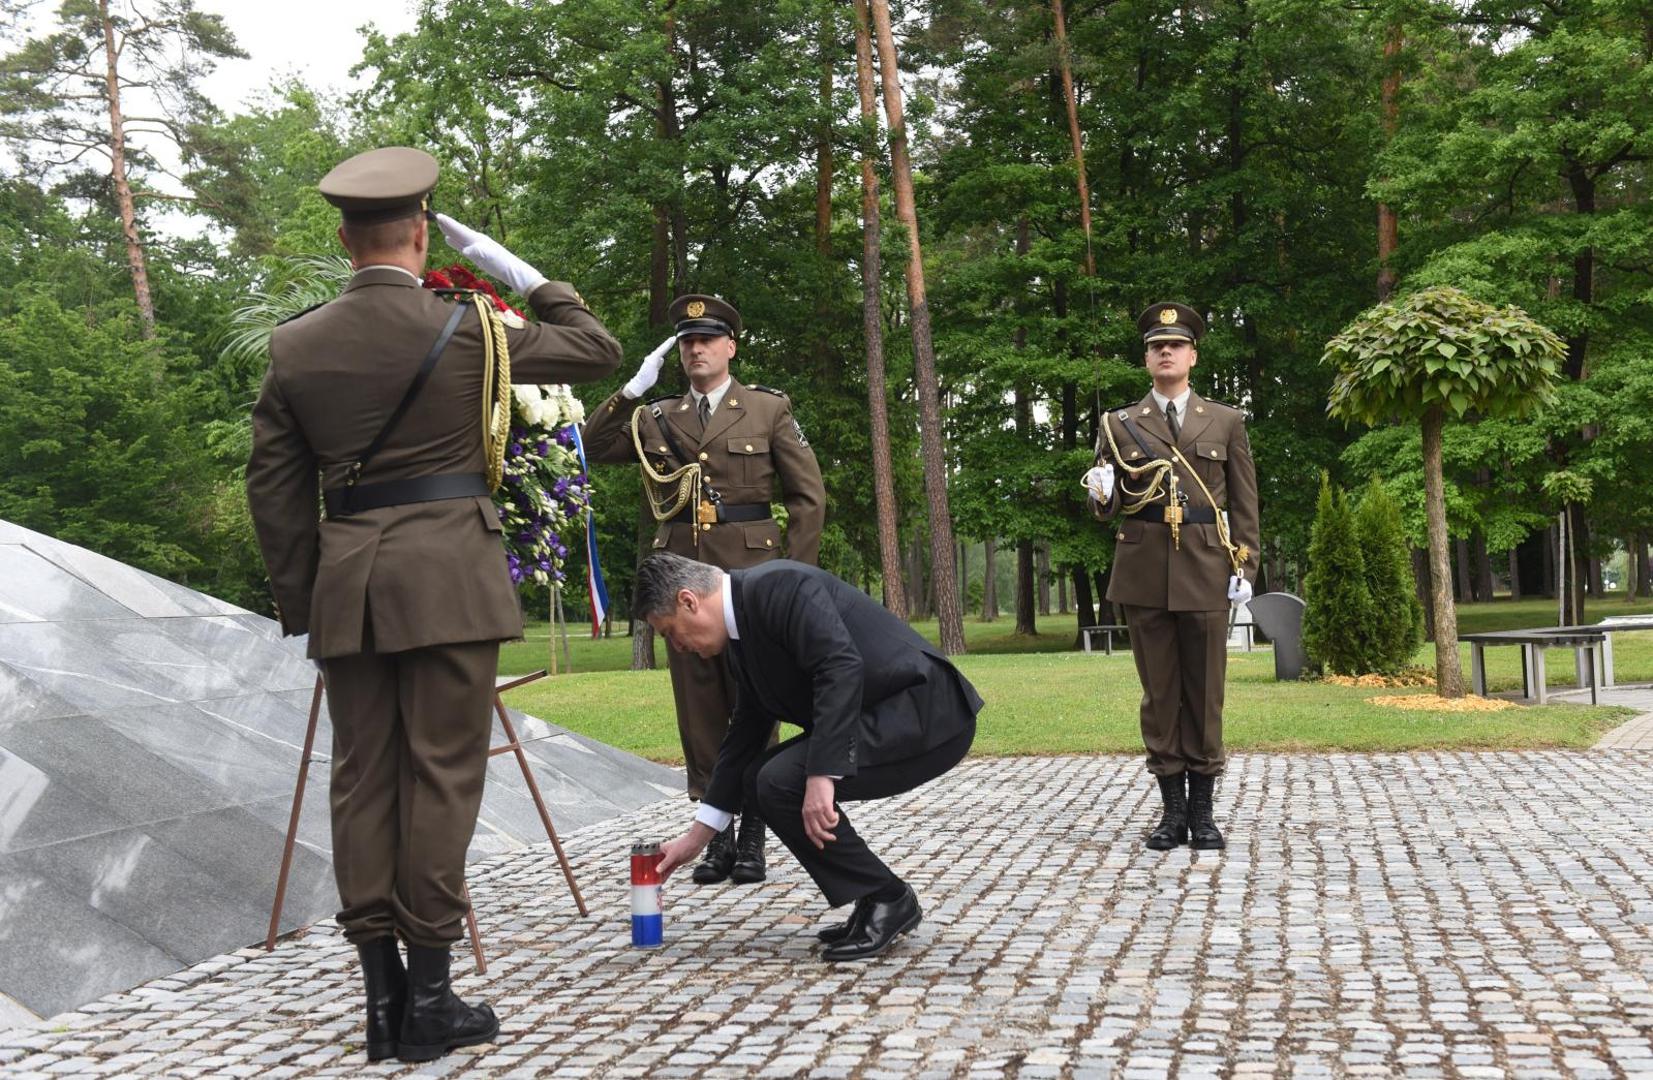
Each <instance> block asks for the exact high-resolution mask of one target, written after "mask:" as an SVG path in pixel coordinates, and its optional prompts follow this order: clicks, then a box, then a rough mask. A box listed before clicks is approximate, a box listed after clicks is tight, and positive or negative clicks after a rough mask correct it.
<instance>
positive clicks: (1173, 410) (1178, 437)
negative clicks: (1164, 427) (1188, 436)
mask: <svg viewBox="0 0 1653 1080" xmlns="http://www.w3.org/2000/svg"><path fill="white" fill-rule="evenodd" d="M1165 422H1166V423H1167V424H1169V425H1170V427H1171V441H1172V442H1181V441H1182V425H1181V424H1179V423H1177V403H1176V402H1174V401H1167V402H1166V403H1165Z"/></svg>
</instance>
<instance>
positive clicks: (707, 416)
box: [700, 394, 712, 431]
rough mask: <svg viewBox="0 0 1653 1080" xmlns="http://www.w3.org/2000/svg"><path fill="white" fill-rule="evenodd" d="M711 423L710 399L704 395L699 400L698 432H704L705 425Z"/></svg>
mask: <svg viewBox="0 0 1653 1080" xmlns="http://www.w3.org/2000/svg"><path fill="white" fill-rule="evenodd" d="M711 422H712V399H711V398H709V397H706V396H705V395H704V394H703V395H701V398H700V430H701V431H705V430H706V425H707V424H710V423H711Z"/></svg>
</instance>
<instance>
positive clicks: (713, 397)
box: [689, 379, 734, 417]
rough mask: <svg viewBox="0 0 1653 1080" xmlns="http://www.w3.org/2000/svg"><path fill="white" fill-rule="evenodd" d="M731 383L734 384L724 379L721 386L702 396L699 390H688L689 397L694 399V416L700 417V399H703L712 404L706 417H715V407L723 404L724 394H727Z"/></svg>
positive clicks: (731, 380)
mask: <svg viewBox="0 0 1653 1080" xmlns="http://www.w3.org/2000/svg"><path fill="white" fill-rule="evenodd" d="M733 382H734V380H733V379H724V380H723V385H722V386H719V387H718V388H717V389H715V390H708V391H706V392H705V393H704V394H702V393H701V392H700V391H699V390H696V389H693V388H692V387H691V388H690V390H689V396H690V397H692V398H694V409H695V415H696V416H698V415H700V399H701V398H705V399H706V400H708V401H710V402H711V403H712V409H711V412H709V413H707V414H706V415H707V416H708V417H710V416H714V415H716V414H717V407H718V406H719V405H722V404H723V397H724V395H725V394H727V393H728V392H729V385H730V384H731V383H733Z"/></svg>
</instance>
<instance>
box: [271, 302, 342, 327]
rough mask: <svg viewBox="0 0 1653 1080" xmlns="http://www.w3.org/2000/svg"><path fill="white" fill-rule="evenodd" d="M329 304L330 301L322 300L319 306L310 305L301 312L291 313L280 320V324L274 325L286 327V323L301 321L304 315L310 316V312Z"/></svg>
mask: <svg viewBox="0 0 1653 1080" xmlns="http://www.w3.org/2000/svg"><path fill="white" fill-rule="evenodd" d="M331 302H332V301H330V300H323V301H322V302H321V303H319V304H311V305H310V306H309V307H307V308H305V309H304V310H303V311H295V312H293V313H292V314H291V315H289V316H287V317H286V318H285V319H282V320H281V321H280V322H277V323H276V325H277V326H286V325H287V324H288V323H290V322H292V321H293V320H294V319H302V318H304V317H305V316H306V315H308V314H310V313H311V312H312V311H314V310H316V309H317V308H319V307H325V306H327V305H328V304H329V303H331Z"/></svg>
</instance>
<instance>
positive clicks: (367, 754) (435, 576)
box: [247, 147, 620, 1061]
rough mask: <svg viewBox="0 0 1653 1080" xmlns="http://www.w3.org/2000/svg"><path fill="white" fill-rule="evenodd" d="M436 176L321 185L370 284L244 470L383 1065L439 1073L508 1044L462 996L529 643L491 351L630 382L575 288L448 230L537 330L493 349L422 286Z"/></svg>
mask: <svg viewBox="0 0 1653 1080" xmlns="http://www.w3.org/2000/svg"><path fill="white" fill-rule="evenodd" d="M436 177H437V166H436V161H435V159H434V158H432V157H431V156H430V155H429V154H426V153H424V152H423V151H420V150H414V149H410V148H407V147H387V148H384V149H380V150H372V151H369V152H367V153H365V154H359V155H357V156H355V157H353V158H351V159H349V160H348V161H346V162H344V163H343V164H341V165H339V166H338V167H337V168H335V169H334V170H333V171H332V172H330V173H328V174H327V176H326V177H325V178H323V180H322V182H321V191H322V194H323V195H325V196H326V197H327V199H328V201H330V202H332V203H333V204H334V205H335V206H337V207H339V208H340V210H341V211H342V213H343V218H344V223H343V225H342V226H341V227H340V229H339V238H340V240H341V241H342V242H343V243H344V246H345V248H346V249H347V250H348V251H349V253H350V257H351V264H352V266H353V267H354V269H355V273H354V275H353V276H352V277H351V279H350V282H349V284H348V285H346V286H345V289H344V292H343V293H342V294H341V295H340V296H339V297H338V298H337V299H335V300H333V301H331V302H329V303H327V304H324V305H321V306H320V307H319V308H316V309H313V310H311V311H308V312H306V313H304V314H302V315H300V316H298V317H296V318H294V319H291V320H288V321H287V322H285V323H283V324H282V325H280V326H278V327H277V328H276V330H275V333H274V335H273V336H272V338H271V341H270V366H269V370H268V371H267V372H266V373H265V376H264V385H263V389H262V390H261V391H260V393H259V396H258V402H257V404H256V405H255V406H254V408H253V448H252V457H251V459H250V461H249V462H248V464H247V498H248V502H249V504H250V505H251V508H252V515H253V523H254V525H255V527H256V529H257V533H258V542H259V547H260V549H261V550H262V551H263V554H264V562H265V565H266V566H267V567H268V568H269V572H270V584H271V587H272V589H273V590H274V593H275V599H276V603H277V605H278V606H279V608H280V615H281V626H282V630H283V631H284V632H285V633H288V634H303V633H308V634H309V635H310V642H309V655H310V656H311V657H313V658H315V659H317V660H319V661H320V663H321V666H322V669H323V671H324V674H325V678H326V685H327V705H328V712H329V714H330V715H331V717H332V722H333V770H332V821H333V867H334V872H335V875H336V877H337V879H338V886H339V898H340V901H341V903H342V904H343V910H341V911H340V912H339V916H338V918H339V923H340V924H341V925H342V926H343V927H344V932H345V937H346V938H348V939H349V940H350V941H351V942H353V943H354V944H355V945H356V948H357V951H358V953H359V954H360V957H361V963H362V972H363V977H364V981H365V983H366V990H367V1040H366V1044H367V1055H368V1058H369V1059H370V1060H378V1059H380V1058H385V1057H389V1056H391V1055H393V1054H394V1055H397V1056H399V1057H401V1058H402V1059H403V1060H409V1061H423V1060H428V1059H430V1058H435V1057H439V1056H440V1055H442V1054H443V1053H445V1052H446V1051H447V1050H449V1049H451V1048H453V1047H455V1046H468V1045H473V1044H475V1043H480V1042H486V1041H488V1040H490V1039H492V1038H493V1037H494V1035H495V1034H496V1033H497V1032H498V1030H499V1022H498V1020H497V1019H495V1017H494V1014H493V1011H492V1010H491V1009H490V1008H489V1007H488V1006H486V1005H481V1006H475V1007H473V1006H469V1005H466V1004H464V1003H463V1002H461V1001H460V1000H459V999H458V998H457V997H455V996H454V995H453V993H452V991H451V990H450V989H449V987H448V960H449V950H450V947H451V946H452V944H453V942H454V941H456V940H458V938H459V937H460V936H461V932H462V928H463V919H464V915H465V910H466V901H465V896H464V887H465V851H466V848H467V847H469V845H470V842H471V834H472V832H473V831H474V829H475V826H476V815H477V810H478V807H479V805H480V803H481V800H482V784H483V777H484V771H485V769H486V766H487V761H488V736H489V724H490V722H491V719H492V718H491V713H490V705H491V702H492V699H493V687H494V676H495V673H496V670H497V667H498V655H499V642H500V641H501V640H503V639H510V638H518V637H521V636H522V617H521V614H520V612H519V608H518V605H517V597H516V590H515V588H514V587H513V586H512V584H511V578H510V572H509V570H508V569H507V567H506V562H505V552H504V549H503V547H502V545H501V537H500V522H499V516H498V514H497V513H496V511H495V509H494V506H493V503H492V501H491V500H490V498H489V485H488V482H487V480H486V475H485V474H486V471H487V463H486V460H485V449H484V435H483V425H482V423H481V419H480V418H481V417H482V416H483V414H484V412H485V401H487V400H492V399H491V398H487V399H485V398H484V380H485V373H486V372H488V371H490V370H491V372H492V376H491V377H492V378H493V379H494V380H495V381H496V386H495V391H496V393H497V390H498V386H497V383H498V381H499V380H498V377H499V375H500V374H502V372H501V369H500V365H499V363H498V362H497V361H498V357H497V353H495V354H493V355H490V350H489V346H488V342H489V339H490V337H494V335H497V333H498V332H500V331H503V333H504V337H505V340H506V342H507V344H508V348H509V357H510V378H511V379H512V380H514V381H517V382H528V383H562V382H591V381H593V380H596V379H601V378H603V377H604V376H606V375H608V374H609V373H610V372H612V371H613V370H614V369H615V368H616V367H617V366H618V365H619V363H620V345H619V343H618V342H617V341H615V339H614V338H613V337H612V336H610V335H609V333H608V331H607V330H605V329H604V328H603V325H602V323H600V322H598V321H597V319H596V318H595V317H594V316H593V315H592V314H591V312H589V311H587V310H586V307H585V304H584V303H583V302H582V301H581V300H580V298H579V295H578V294H577V293H576V292H575V291H574V290H573V289H572V288H571V287H570V286H569V285H567V284H565V283H562V282H552V281H547V280H546V279H545V278H544V277H543V276H542V275H541V274H539V273H538V272H537V271H535V270H534V269H533V268H532V267H530V266H528V265H527V264H526V263H524V262H522V260H520V259H517V258H516V257H515V256H513V255H512V254H511V253H510V252H508V251H506V250H505V249H504V248H503V247H502V246H500V245H499V244H497V243H495V242H494V241H492V240H490V239H488V238H487V237H485V236H482V235H481V234H479V233H473V232H471V231H470V230H468V229H465V228H464V227H463V226H461V225H459V224H458V223H457V222H454V221H452V220H451V219H448V218H444V217H441V216H440V215H436V217H437V219H438V222H439V224H440V225H441V226H442V228H443V231H444V233H445V234H447V236H448V238H449V241H450V243H452V244H453V246H455V247H456V248H459V249H460V250H461V251H462V252H463V253H464V254H465V255H467V256H468V257H470V258H471V259H472V261H474V262H475V263H476V264H477V265H478V266H480V267H482V269H484V270H485V271H487V272H489V273H491V274H493V275H495V276H497V277H500V278H503V279H505V280H507V281H509V282H510V284H511V286H512V287H513V288H514V289H515V290H516V291H517V292H519V293H521V294H522V295H523V296H526V297H527V298H528V302H529V304H530V305H531V306H532V307H533V309H534V311H535V312H536V313H537V314H538V315H539V317H540V319H541V321H540V322H539V323H537V324H528V323H526V322H525V321H524V320H522V319H521V318H519V317H517V316H515V315H508V316H506V317H504V318H503V320H502V324H496V323H494V322H493V318H492V316H490V317H489V325H488V327H486V328H485V327H484V325H483V320H482V317H481V315H480V313H479V311H478V308H477V306H476V305H475V304H474V303H472V302H471V301H470V299H469V298H468V297H458V298H452V299H444V298H443V297H441V296H438V295H437V294H436V293H434V292H432V291H430V290H428V289H424V288H421V287H420V280H421V276H422V275H423V274H424V270H425V257H426V249H427V246H428V241H429V238H428V235H427V231H426V225H425V218H426V216H427V215H428V213H429V212H428V211H427V210H426V198H427V196H428V195H429V193H430V191H431V189H432V188H434V187H435V186H436ZM494 340H497V337H494ZM319 496H320V497H319ZM320 501H325V505H326V516H325V518H323V519H322V520H321V521H320V522H318V521H317V504H318V502H320ZM396 937H401V938H402V939H403V940H404V941H405V942H406V943H407V953H408V962H407V967H406V968H405V969H404V968H403V965H402V960H401V957H400V955H399V954H398V952H397V949H396Z"/></svg>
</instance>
